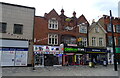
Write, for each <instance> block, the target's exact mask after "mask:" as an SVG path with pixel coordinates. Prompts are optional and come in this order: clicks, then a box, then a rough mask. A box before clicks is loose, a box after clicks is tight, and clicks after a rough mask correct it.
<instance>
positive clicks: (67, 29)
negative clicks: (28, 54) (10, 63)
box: [34, 9, 89, 65]
mask: <svg viewBox="0 0 120 78" xmlns="http://www.w3.org/2000/svg"><path fill="white" fill-rule="evenodd" d="M88 26H89V23H88V21H87V20H86V18H85V16H84V15H81V16H80V17H79V18H77V17H76V12H75V11H74V12H73V16H72V17H67V16H66V15H64V10H63V9H62V10H61V14H60V15H59V14H58V13H57V12H56V11H55V10H54V9H53V10H51V11H50V12H49V13H45V14H44V16H43V17H42V16H36V17H35V27H34V45H35V46H34V51H35V52H38V53H40V54H39V56H41V59H42V60H43V61H44V62H42V63H41V64H42V65H57V64H58V63H55V61H54V62H53V64H45V63H46V61H47V62H48V61H51V60H48V59H50V58H52V60H54V58H56V59H59V60H63V61H62V62H61V64H62V65H64V64H65V62H68V63H69V64H73V63H75V62H76V59H78V56H76V54H75V53H74V52H70V53H66V54H65V56H63V55H64V54H63V53H61V51H60V48H61V46H60V44H61V43H64V44H66V45H67V46H71V47H73V46H74V47H76V48H77V46H81V47H87V45H88V40H87V39H88V38H87V37H88ZM78 41H79V42H78ZM40 47H42V50H40V49H39V48H40ZM44 48H45V49H49V51H47V53H46V51H45V52H44V51H43V50H44ZM58 48H59V49H58ZM54 49H56V50H54ZM51 50H52V51H51ZM57 50H58V53H57ZM60 54H61V55H60ZM36 55H38V54H37V53H36ZM78 55H79V56H80V55H81V54H78ZM39 56H38V57H39ZM59 56H62V57H61V58H57V57H59ZM36 58H37V57H36ZM47 58H48V59H47ZM69 59H70V60H69ZM35 62H36V64H37V61H36V60H35ZM51 62H52V61H51ZM56 62H57V61H56ZM41 64H40V65H41Z"/></svg>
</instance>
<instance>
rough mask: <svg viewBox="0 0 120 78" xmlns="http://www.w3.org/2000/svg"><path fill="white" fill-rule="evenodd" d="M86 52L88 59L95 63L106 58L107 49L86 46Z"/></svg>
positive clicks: (101, 62) (101, 61)
mask: <svg viewBox="0 0 120 78" xmlns="http://www.w3.org/2000/svg"><path fill="white" fill-rule="evenodd" d="M85 50H86V54H89V61H91V62H94V63H95V64H103V61H104V60H105V61H108V60H107V52H108V51H107V49H99V48H86V49H85Z"/></svg>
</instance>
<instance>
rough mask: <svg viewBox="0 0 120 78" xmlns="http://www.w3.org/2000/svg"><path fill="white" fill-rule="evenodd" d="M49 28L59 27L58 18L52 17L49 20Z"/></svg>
mask: <svg viewBox="0 0 120 78" xmlns="http://www.w3.org/2000/svg"><path fill="white" fill-rule="evenodd" d="M48 28H49V29H55V30H57V29H58V21H57V20H56V18H52V19H50V20H49V21H48Z"/></svg>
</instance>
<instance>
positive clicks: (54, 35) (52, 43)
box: [48, 34, 58, 45]
mask: <svg viewBox="0 0 120 78" xmlns="http://www.w3.org/2000/svg"><path fill="white" fill-rule="evenodd" d="M50 35H51V37H50ZM50 38H51V42H50V41H49V39H50ZM52 39H54V42H52ZM56 39H57V41H55V40H56ZM56 42H57V43H56ZM48 44H49V45H58V34H48Z"/></svg>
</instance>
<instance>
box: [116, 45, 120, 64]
mask: <svg viewBox="0 0 120 78" xmlns="http://www.w3.org/2000/svg"><path fill="white" fill-rule="evenodd" d="M115 49H116V59H117V62H118V64H120V47H116V48H115Z"/></svg>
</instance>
